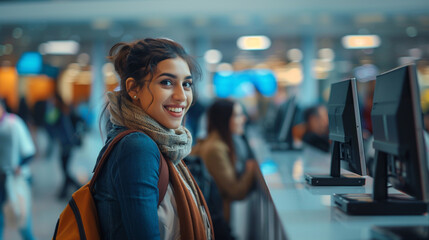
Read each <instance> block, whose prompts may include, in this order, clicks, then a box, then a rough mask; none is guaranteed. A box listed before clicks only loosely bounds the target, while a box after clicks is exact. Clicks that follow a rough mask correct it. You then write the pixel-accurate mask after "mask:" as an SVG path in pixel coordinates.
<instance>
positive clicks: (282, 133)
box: [270, 95, 300, 151]
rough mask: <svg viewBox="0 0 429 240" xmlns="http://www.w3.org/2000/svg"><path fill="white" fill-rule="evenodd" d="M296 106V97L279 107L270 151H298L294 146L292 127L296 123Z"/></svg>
mask: <svg viewBox="0 0 429 240" xmlns="http://www.w3.org/2000/svg"><path fill="white" fill-rule="evenodd" d="M297 112H298V106H297V102H296V96H295V95H293V96H291V97H290V98H289V99H288V100H286V101H285V102H284V103H282V104H281V105H280V107H279V108H278V110H277V114H276V116H275V121H274V127H273V129H272V130H273V133H272V134H273V137H272V141H271V142H270V146H271V150H274V151H275V150H300V149H299V148H297V147H296V146H295V145H294V141H293V136H292V127H293V126H294V124H295V123H296V117H297Z"/></svg>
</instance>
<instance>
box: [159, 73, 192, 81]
mask: <svg viewBox="0 0 429 240" xmlns="http://www.w3.org/2000/svg"><path fill="white" fill-rule="evenodd" d="M162 76H166V77H170V78H174V79H177V76H176V75H174V74H171V73H161V74H160V75H159V76H158V77H162ZM185 79H186V80H188V79H192V76H191V75H189V76H186V77H185Z"/></svg>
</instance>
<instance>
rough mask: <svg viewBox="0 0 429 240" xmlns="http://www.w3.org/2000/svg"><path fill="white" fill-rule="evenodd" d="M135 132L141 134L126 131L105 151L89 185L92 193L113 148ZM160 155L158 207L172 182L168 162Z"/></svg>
mask: <svg viewBox="0 0 429 240" xmlns="http://www.w3.org/2000/svg"><path fill="white" fill-rule="evenodd" d="M133 132H139V131H138V130H125V131H123V132H121V133H119V134H118V135H117V136H116V137H115V138H114V139H113V140H112V141H111V142H110V144H109V146H108V147H107V149H106V151H104V153H103V155H102V156H101V159H100V161H99V163H98V165H97V167H96V168H95V171H94V175H93V176H92V178H91V181H90V183H89V189H90V190H91V192H92V193H93V192H94V184H95V181H96V180H97V178H98V175H99V174H100V172H101V169H102V168H103V166H104V164H105V162H107V159H108V156H109V154H110V152H111V151H112V149H113V147H115V145H116V143H118V142H119V141H120V140H121V139H122V138H124V137H125V136H127V135H128V134H130V133H133ZM159 155H160V157H161V161H160V162H159V180H158V190H159V198H158V206H159V204H160V203H161V202H162V200H163V199H164V196H165V193H166V192H167V187H168V183H169V181H170V179H169V173H168V166H167V162H166V160H165V158H164V156H163V155H162V153H161V151H160V152H159Z"/></svg>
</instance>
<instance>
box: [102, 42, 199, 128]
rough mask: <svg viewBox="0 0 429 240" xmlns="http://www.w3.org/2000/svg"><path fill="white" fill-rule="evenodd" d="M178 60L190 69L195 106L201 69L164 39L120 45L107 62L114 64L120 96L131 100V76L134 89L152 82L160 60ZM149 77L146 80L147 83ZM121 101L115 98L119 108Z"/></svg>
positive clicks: (114, 49) (112, 51) (183, 52)
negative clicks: (196, 89)
mask: <svg viewBox="0 0 429 240" xmlns="http://www.w3.org/2000/svg"><path fill="white" fill-rule="evenodd" d="M177 57H179V58H182V59H183V60H184V61H185V62H186V63H187V64H188V66H189V70H190V72H191V75H192V81H193V83H194V84H193V85H192V86H191V89H192V94H193V96H194V97H193V100H192V104H194V102H195V99H196V97H197V96H196V92H195V83H196V82H197V81H198V80H200V78H201V69H200V67H199V65H198V63H197V62H196V61H195V60H194V59H193V58H192V57H191V56H190V55H188V54H187V53H186V51H185V50H184V49H183V47H182V46H181V45H180V44H178V43H176V42H174V41H173V40H169V39H165V38H156V39H154V38H145V39H142V40H138V41H135V42H131V43H125V42H120V43H117V44H115V45H114V46H113V47H112V48H111V49H110V51H109V56H108V59H110V60H111V61H112V62H113V64H114V66H115V71H116V72H117V73H118V75H119V77H120V90H119V91H120V92H119V95H120V96H121V97H124V98H126V99H128V100H131V97H130V96H129V95H128V93H127V88H126V80H127V79H128V78H130V77H131V78H133V79H134V80H135V82H136V87H144V86H145V83H146V82H150V81H152V78H153V75H154V74H155V72H156V70H157V66H158V64H159V63H160V62H161V61H163V60H166V59H171V58H177ZM148 76H149V80H147V77H148ZM147 86H148V85H147ZM120 99H121V98H118V100H119V101H118V104H119V108H121V105H122V103H121V101H120ZM106 108H107V105H106V107H105V108H104V110H103V113H105V112H106ZM103 115H104V114H103ZM108 125H109V123H108Z"/></svg>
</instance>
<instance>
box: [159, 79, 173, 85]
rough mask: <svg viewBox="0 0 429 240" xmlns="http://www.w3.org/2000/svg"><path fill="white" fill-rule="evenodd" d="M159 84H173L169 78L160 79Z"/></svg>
mask: <svg viewBox="0 0 429 240" xmlns="http://www.w3.org/2000/svg"><path fill="white" fill-rule="evenodd" d="M161 84H162V85H165V86H171V85H173V83H172V82H171V81H170V80H162V81H161Z"/></svg>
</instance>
